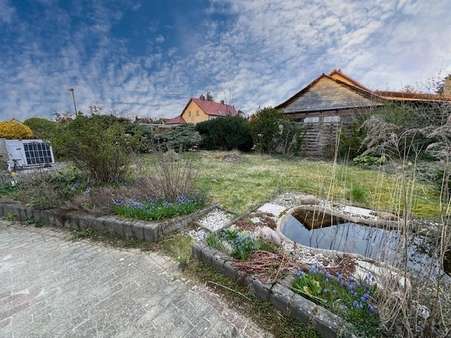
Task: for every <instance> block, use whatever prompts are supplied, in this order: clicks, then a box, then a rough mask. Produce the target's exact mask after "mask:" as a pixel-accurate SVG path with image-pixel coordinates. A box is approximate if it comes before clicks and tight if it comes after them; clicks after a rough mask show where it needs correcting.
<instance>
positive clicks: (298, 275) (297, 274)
mask: <svg viewBox="0 0 451 338" xmlns="http://www.w3.org/2000/svg"><path fill="white" fill-rule="evenodd" d="M294 275H295V276H296V277H299V278H300V277H304V275H305V273H304V271H302V270H299V271H296V273H295V274H294Z"/></svg>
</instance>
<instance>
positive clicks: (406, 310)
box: [363, 103, 451, 337]
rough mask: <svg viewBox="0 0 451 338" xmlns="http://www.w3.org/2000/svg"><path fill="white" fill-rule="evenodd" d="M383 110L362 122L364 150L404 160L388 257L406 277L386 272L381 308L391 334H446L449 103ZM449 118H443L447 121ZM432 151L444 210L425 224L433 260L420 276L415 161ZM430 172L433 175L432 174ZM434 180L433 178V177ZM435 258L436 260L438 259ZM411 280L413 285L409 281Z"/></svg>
mask: <svg viewBox="0 0 451 338" xmlns="http://www.w3.org/2000/svg"><path fill="white" fill-rule="evenodd" d="M385 108H386V109H387V110H386V111H385V112H383V113H382V114H378V115H375V116H372V117H371V118H370V119H368V120H367V121H366V122H365V124H364V127H365V128H366V131H367V136H366V138H365V139H364V141H363V143H364V145H365V146H366V151H365V152H364V154H375V155H379V156H385V157H387V158H389V159H391V160H394V161H397V162H398V163H400V166H399V168H398V172H397V176H398V184H397V186H396V189H395V190H394V192H393V194H394V196H396V198H397V199H398V201H399V202H398V205H397V214H398V216H400V221H399V224H398V230H397V231H398V233H399V237H400V244H399V259H398V260H397V261H396V262H389V263H390V264H391V265H394V266H396V268H398V269H399V271H400V275H401V276H403V277H404V279H405V281H407V280H409V281H410V284H409V283H405V285H404V287H399V286H397V283H398V281H396V280H394V279H390V278H386V279H385V280H384V281H383V285H382V290H384V291H383V292H381V295H380V297H379V300H378V301H379V305H378V309H379V314H380V318H381V323H382V325H383V327H384V329H385V332H386V333H387V334H392V335H395V336H403V337H418V336H422V337H445V336H448V335H449V334H450V325H451V322H450V318H451V303H450V296H449V287H450V286H451V285H450V278H449V276H446V274H444V272H443V270H441V272H440V271H437V266H439V267H443V262H444V257H445V254H446V252H447V251H448V250H449V248H450V242H451V234H450V229H449V223H450V222H449V217H450V212H449V211H450V208H449V207H450V200H449V187H448V180H449V173H448V168H449V155H450V153H451V123H450V122H451V120H450V117H449V113H450V111H451V107H450V106H449V105H445V104H443V103H437V104H432V103H431V104H429V105H427V106H415V107H412V106H407V105H406V106H403V105H401V106H398V107H397V108H396V110H394V111H392V110H391V109H392V108H393V107H392V106H387V107H385ZM443 121H445V123H443ZM427 156H429V157H431V156H432V157H433V158H435V159H437V160H439V161H442V162H443V163H444V166H443V168H444V169H443V179H442V182H441V183H442V184H441V187H440V190H441V192H442V199H441V200H442V206H441V215H440V218H439V220H438V222H436V223H435V224H434V223H430V222H429V224H427V236H428V238H429V240H430V245H429V247H428V248H427V250H428V254H429V255H430V256H431V257H432V258H433V259H434V260H435V262H436V263H432V260H431V265H430V266H429V265H428V264H424V263H423V266H422V270H423V271H422V274H421V276H419V275H416V274H412V273H411V271H410V270H409V267H408V265H407V263H408V257H409V249H408V248H409V244H410V243H411V242H412V240H414V239H415V236H416V234H415V233H416V232H417V231H418V226H417V225H416V222H417V221H416V220H415V218H414V217H413V215H412V211H411V209H412V206H413V201H414V197H415V196H414V190H415V189H414V188H415V184H416V173H417V162H418V161H419V160H420V159H422V158H425V157H427ZM433 176H434V175H432V176H431V177H433ZM430 183H431V184H433V183H434V182H432V181H431V182H430ZM435 264H437V265H435ZM409 285H410V286H409Z"/></svg>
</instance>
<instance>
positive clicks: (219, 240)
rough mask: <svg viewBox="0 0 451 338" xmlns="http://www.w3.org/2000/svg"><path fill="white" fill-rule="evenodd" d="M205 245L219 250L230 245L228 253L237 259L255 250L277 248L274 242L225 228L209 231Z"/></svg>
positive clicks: (247, 256)
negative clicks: (218, 230)
mask: <svg viewBox="0 0 451 338" xmlns="http://www.w3.org/2000/svg"><path fill="white" fill-rule="evenodd" d="M206 242H207V245H208V246H210V247H211V248H214V249H216V250H219V251H225V250H226V249H225V247H226V246H227V247H230V249H231V252H230V255H231V256H232V257H234V258H236V259H239V260H246V259H248V258H249V256H250V255H251V254H252V253H253V252H255V251H257V250H263V251H269V252H276V251H278V248H277V246H276V245H275V244H272V243H269V242H267V241H264V240H261V239H254V238H252V237H251V236H250V235H249V234H247V233H245V232H240V231H237V230H232V229H226V230H224V231H220V232H214V233H213V232H212V233H209V234H208V236H207V238H206Z"/></svg>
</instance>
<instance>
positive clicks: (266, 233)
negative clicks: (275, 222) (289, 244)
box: [254, 226, 282, 245]
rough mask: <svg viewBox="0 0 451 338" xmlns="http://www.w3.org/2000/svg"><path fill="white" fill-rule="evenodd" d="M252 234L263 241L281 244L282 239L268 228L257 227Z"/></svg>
mask: <svg viewBox="0 0 451 338" xmlns="http://www.w3.org/2000/svg"><path fill="white" fill-rule="evenodd" d="M254 233H255V236H256V237H257V238H261V239H264V240H266V241H269V242H271V243H274V244H277V245H280V244H282V239H281V238H280V235H279V234H278V233H277V232H276V231H274V230H273V229H271V228H270V227H267V226H263V227H257V228H256V229H255V232H254Z"/></svg>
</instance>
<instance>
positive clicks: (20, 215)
mask: <svg viewBox="0 0 451 338" xmlns="http://www.w3.org/2000/svg"><path fill="white" fill-rule="evenodd" d="M214 208H217V206H216V205H212V206H210V207H207V208H205V209H202V210H199V211H197V212H194V213H192V214H190V215H186V216H180V217H176V218H172V219H168V220H164V221H161V222H145V221H137V220H125V219H122V218H118V217H115V216H101V217H96V216H93V215H87V214H79V213H75V212H66V211H64V210H38V209H32V208H28V207H25V206H22V205H20V204H15V203H14V204H13V203H0V217H14V218H15V219H16V220H17V221H21V222H25V221H33V222H35V223H41V224H48V225H51V226H57V227H65V228H71V229H77V230H83V229H93V230H95V231H98V232H101V233H107V234H111V235H114V236H118V237H121V238H125V239H137V240H144V241H150V242H156V241H158V240H160V239H161V238H162V236H164V235H166V234H169V233H171V232H174V231H176V230H180V229H182V228H183V227H185V226H187V225H188V224H189V223H191V222H193V221H195V220H197V219H199V218H200V217H202V216H204V215H205V214H207V213H208V212H210V211H211V210H213V209H214Z"/></svg>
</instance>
